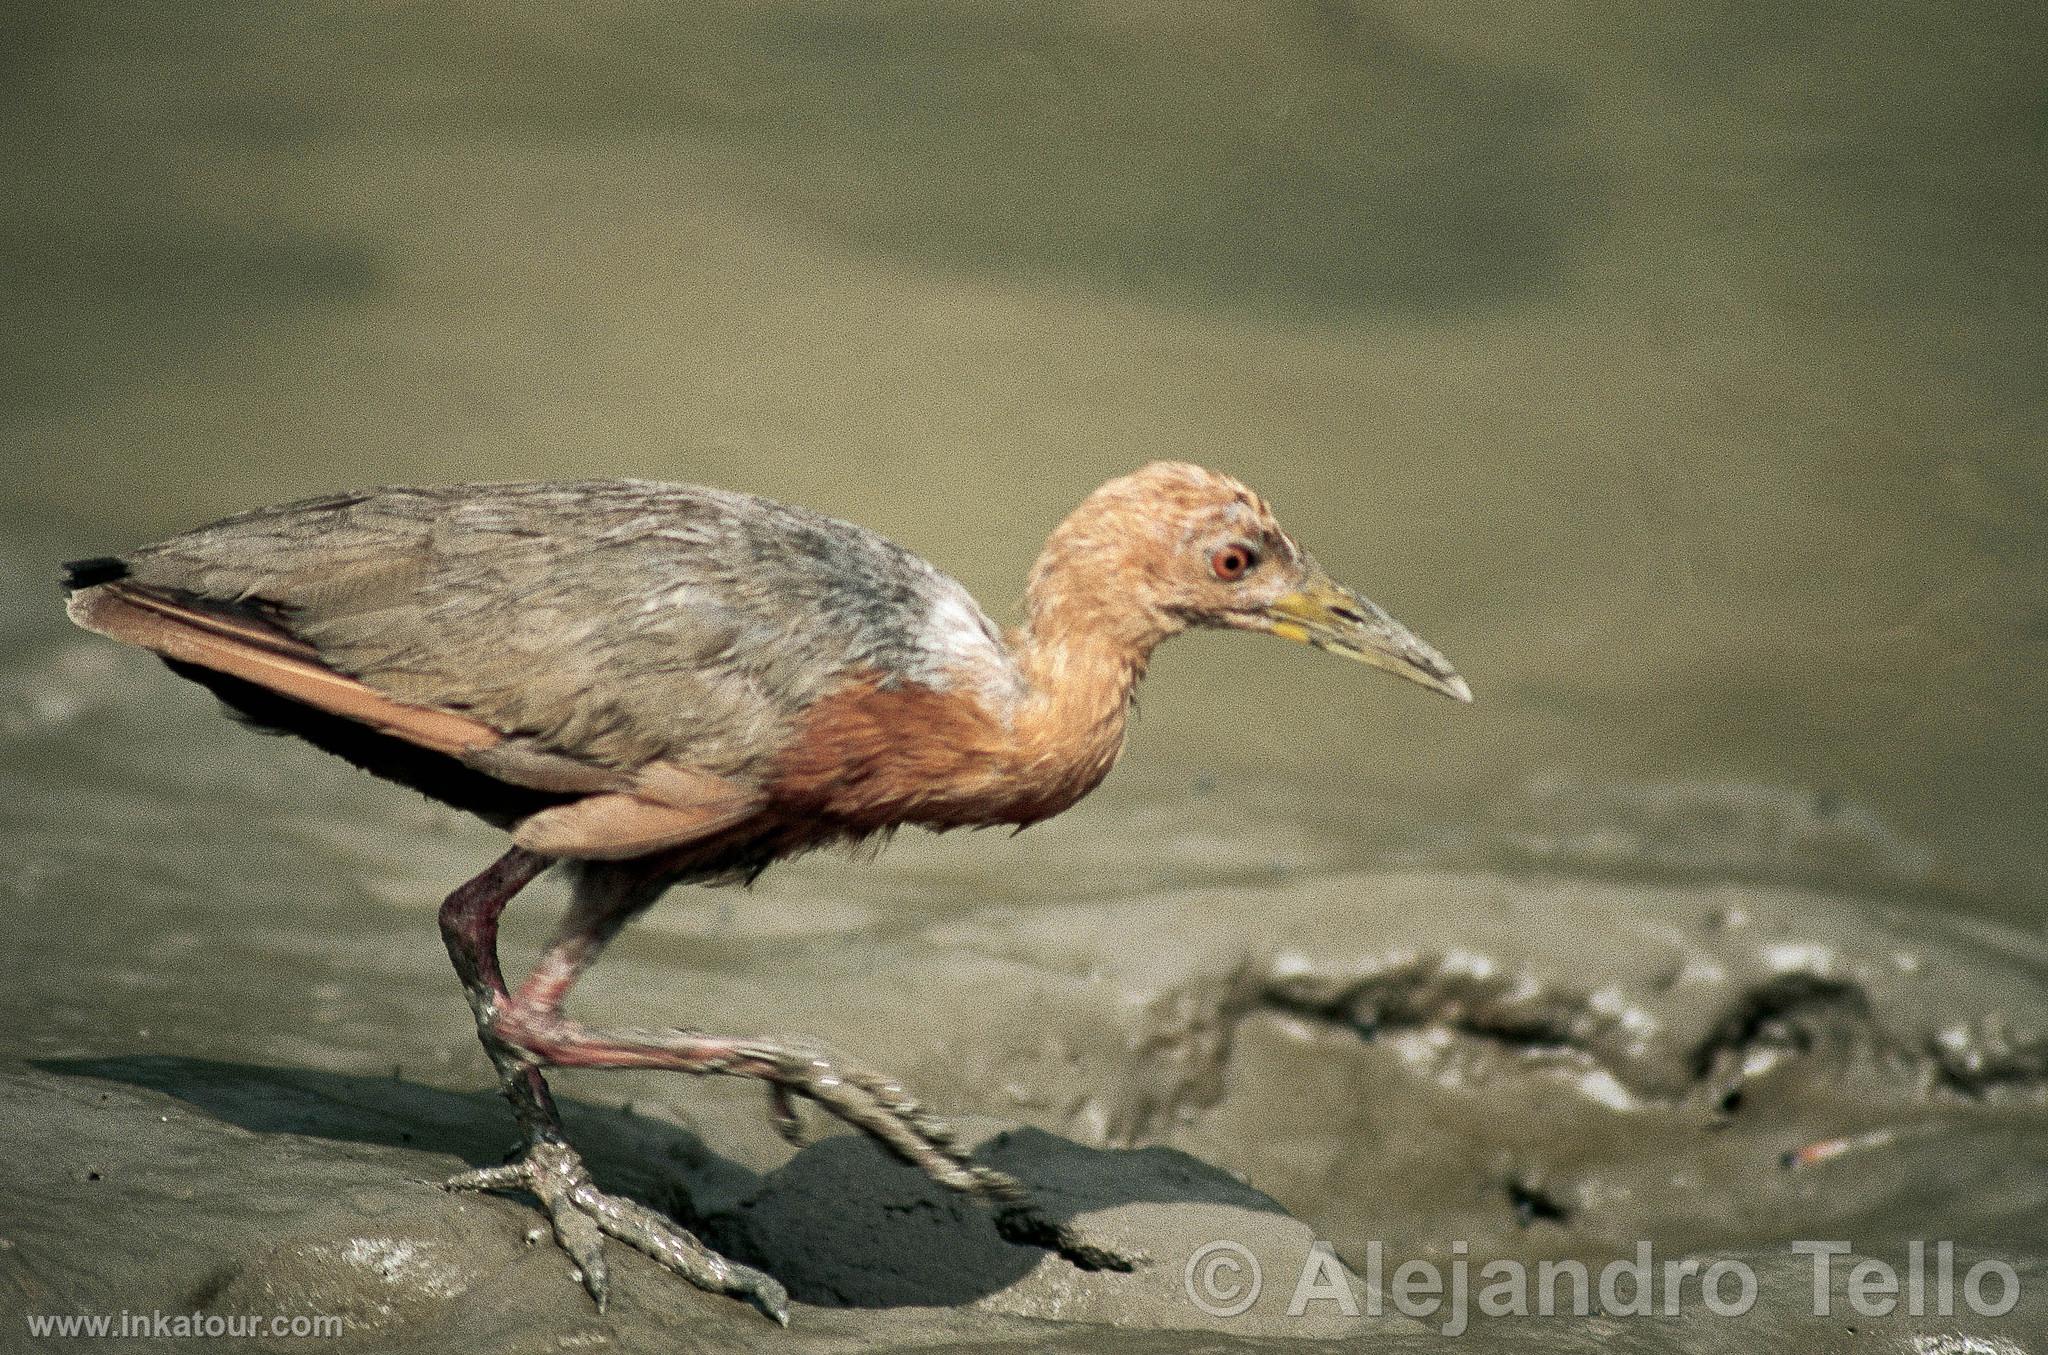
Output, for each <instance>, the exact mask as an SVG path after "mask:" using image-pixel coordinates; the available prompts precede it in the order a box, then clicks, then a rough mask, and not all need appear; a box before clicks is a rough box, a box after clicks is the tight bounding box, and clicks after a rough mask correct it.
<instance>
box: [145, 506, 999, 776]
mask: <svg viewBox="0 0 2048 1355" xmlns="http://www.w3.org/2000/svg"><path fill="white" fill-rule="evenodd" d="M124 558H125V560H126V562H127V564H128V566H129V569H130V573H131V576H132V577H133V578H134V579H135V580H136V581H137V582H138V583H141V584H143V585H145V586H149V587H155V588H163V589H169V590H172V591H175V592H179V593H184V594H189V595H191V596H194V597H197V598H200V599H204V600H208V601H213V602H217V603H223V604H231V605H241V606H255V607H258V608H260V609H261V610H263V611H264V612H265V613H266V614H267V615H269V616H270V617H271V618H272V619H274V620H275V621H277V622H278V623H279V624H280V625H282V626H283V627H284V628H285V629H286V630H288V631H290V632H291V633H292V634H293V635H296V636H298V637H299V638H301V639H303V640H305V641H306V642H308V643H309V644H311V645H313V646H314V648H315V649H317V650H318V651H319V653H320V656H321V658H322V660H323V661H325V662H327V663H328V664H331V665H332V666H333V667H335V668H336V669H338V670H340V671H341V672H344V673H347V674H349V675H350V676H352V677H356V678H359V679H360V680H362V681H363V682H365V683H367V684H369V685H370V686H372V687H375V688H377V689H378V690H380V691H383V692H386V693H388V694H389V695H391V696H394V697H396V698H398V699H400V700H403V701H408V702H413V703H417V704H421V705H429V706H441V707H448V708H453V709H457V710H462V711H466V712H468V713H470V714H472V715H474V716H476V717H477V718H479V719H481V720H483V721H485V722H487V723H489V724H491V725H493V726H495V727H497V728H499V729H502V730H504V731H506V732H507V733H511V734H516V735H520V736H524V737H525V738H527V739H529V740H531V741H532V742H533V743H534V744H535V745H536V746H538V747H540V748H543V749H547V750H550V751H554V752H560V753H566V754H570V755H572V756H574V757H577V758H579V759H582V760H585V761H589V762H594V763H598V764H601V765H604V766H610V767H621V768H631V767H637V766H640V765H643V764H645V763H646V762H649V761H652V760H654V759H656V758H674V759H676V760H679V761H685V762H688V763H690V764H691V765H694V766H698V767H702V768H704V769H705V770H707V771H710V772H714V773H717V774H719V775H727V776H733V775H745V774H747V773H749V772H753V771H757V770H759V768H760V767H761V765H762V764H763V763H764V762H765V760H766V759H767V758H768V757H769V756H772V754H773V753H774V752H775V750H776V749H778V748H779V747H780V746H781V741H782V739H783V738H784V737H785V736H786V735H787V733H788V731H789V729H790V727H791V725H792V723H793V721H794V719H795V717H796V716H797V715H798V714H800V713H801V711H802V710H803V709H804V708H805V707H806V706H808V705H809V704H810V703H811V702H812V701H814V700H816V699H817V698H818V697H819V696H821V695H823V694H824V693H825V692H827V691H829V690H831V689H832V688H833V687H834V686H836V685H838V684H839V683H840V682H842V681H844V680H845V679H846V677H847V676H848V675H849V674H851V673H854V672H857V671H862V670H868V671H877V672H879V673H881V674H882V675H884V677H885V678H887V679H888V680H891V681H913V682H925V683H929V684H932V685H939V684H942V683H943V682H944V681H945V671H944V670H945V665H946V663H947V661H948V658H949V656H948V654H947V653H945V652H944V651H943V650H942V649H935V648H934V647H933V641H932V639H931V637H930V634H929V625H928V618H929V617H930V616H931V615H932V612H933V608H934V606H935V605H936V604H937V603H939V602H940V601H941V600H948V599H950V600H954V601H959V602H964V604H965V606H966V607H967V608H968V609H969V614H970V615H971V616H973V617H974V618H976V619H977V620H978V621H979V622H981V623H982V624H983V626H984V627H985V628H986V630H987V632H988V635H989V638H990V640H991V643H994V628H993V627H992V626H987V624H986V618H985V617H983V616H982V615H981V613H980V611H979V609H978V608H975V607H974V604H973V602H972V600H971V599H969V598H968V597H967V594H966V592H965V590H964V589H962V588H960V586H959V585H958V584H956V583H954V582H953V581H952V580H950V579H948V578H947V577H946V576H944V575H943V574H940V573H939V572H938V571H937V570H935V569H933V568H932V567H931V566H930V565H928V564H926V563H925V562H924V561H922V560H920V559H918V558H917V557H916V556H913V555H911V554H910V553H909V552H907V551H905V550H903V549H902V548H901V547H899V546H897V545H895V544H894V543H892V542H890V541H888V540H887V539H885V538H883V537H881V536H879V535H877V534H875V533H873V532H870V531H868V530H866V529H865V528H861V527H858V526H855V525H853V524H851V523H846V522H840V521H838V520H836V519H833V518H828V517H825V516H823V515H821V514H817V513H812V512H808V511H806V510H804V509H800V508H795V507H791V506H789V505H786V504H780V503H776V502H774V501H773V500H769V499H762V498H757V497H754V496H751V495H744V494H735V493H729V492H726V491H722V490H714V489H703V488H696V487H690V486H678V485H663V484H655V483H650V482H644V481H630V480H610V481H590V482H578V483H562V484H503V485H455V486H447V487H439V488H420V489H414V488H383V489H373V490H367V491H364V492H361V493H355V494H344V495H336V496H332V497H328V498H323V499H310V500H305V501H302V502H299V503H293V504H286V505H283V506H281V507H277V508H270V509H263V510H259V511H257V512H253V513H244V514H241V515H238V516H236V517H232V518H227V519H225V520H223V521H221V522H217V523H215V524H213V525H211V526H209V527H202V528H200V529H198V530H197V531H193V532H189V533H187V534H185V535H183V536H179V537H174V538H172V539H171V540H168V541H165V542H162V543H160V544H158V545H155V546H148V547H144V548H142V549H141V550H138V551H135V552H133V553H131V554H130V555H128V556H126V557H124Z"/></svg>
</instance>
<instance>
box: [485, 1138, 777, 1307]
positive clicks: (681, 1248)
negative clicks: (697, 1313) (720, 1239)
mask: <svg viewBox="0 0 2048 1355" xmlns="http://www.w3.org/2000/svg"><path fill="white" fill-rule="evenodd" d="M444 1185H445V1187H446V1188H447V1189H449V1190H494V1191H495V1190H524V1191H527V1192H528V1193H530V1194H531V1195H533V1197H534V1198H535V1199H537V1200H539V1201H540V1205H541V1208H542V1210H544V1211H545V1212H546V1214H547V1216H548V1220H549V1222H551V1223H552V1224H553V1225H554V1232H555V1243H556V1245H558V1246H560V1247H561V1249H562V1250H563V1251H564V1252H567V1253H568V1255H569V1259H570V1260H571V1261H573V1262H574V1263H575V1265H576V1270H577V1275H578V1278H580V1279H581V1280H582V1282H583V1287H584V1288H585V1289H587V1290H588V1291H590V1297H591V1299H592V1301H593V1302H595V1303H596V1304H597V1310H598V1311H599V1312H600V1313H601V1312H603V1311H604V1310H605V1305H606V1303H607V1301H608V1300H609V1298H610V1296H611V1273H610V1270H609V1268H608V1267H607V1265H606V1264H605V1259H604V1239H605V1238H607V1237H613V1238H617V1239H618V1240H619V1241H621V1242H623V1243H625V1244H626V1245H627V1246H629V1247H632V1248H634V1249H635V1250H637V1251H641V1252H644V1253H646V1254H647V1255H648V1256H651V1257H653V1258H654V1260H655V1261H657V1262H659V1263H660V1264H661V1265H662V1266H664V1267H666V1268H667V1269H669V1270H671V1271H673V1272H674V1273H676V1274H677V1275H680V1276H682V1277H683V1278H684V1279H686V1280H688V1281H689V1282H690V1283H692V1284H694V1285H696V1286H697V1287H698V1288H700V1289H704V1290H708V1291H710V1292H711V1293H714V1294H730V1295H733V1296H734V1297H737V1298H743V1299H745V1300H747V1301H748V1302H749V1303H751V1304H752V1305H753V1306H754V1307H755V1308H757V1309H759V1310H760V1311H761V1312H762V1314H764V1315H765V1316H767V1317H771V1318H774V1319H775V1320H776V1321H777V1322H779V1323H781V1324H782V1325H783V1326H785V1327H786V1326H788V1325H789V1291H788V1290H786V1289H784V1288H783V1287H782V1285H781V1284H780V1283H779V1282H778V1281H777V1280H776V1279H775V1278H774V1277H773V1276H771V1275H768V1274H766V1273H764V1272H762V1271H758V1270H755V1269H754V1268H753V1267H752V1266H743V1265H740V1264H739V1263H738V1262H736V1261H729V1260H727V1259H726V1258H725V1257H723V1256H720V1255H719V1254H718V1253H717V1252H715V1251H713V1250H711V1248H709V1247H707V1246H705V1245H704V1244H703V1243H702V1242H700V1241H698V1240H697V1238H696V1237H695V1236H694V1235H693V1234H691V1233H690V1232H689V1231H688V1230H687V1229H684V1228H682V1227H679V1226H678V1225H677V1224H675V1223H673V1222H671V1221H670V1220H669V1219H667V1218H665V1217H663V1216H662V1215H660V1214H657V1213H656V1212H654V1211H653V1210H652V1209H649V1208H648V1207H647V1206H646V1205H643V1204H639V1203H636V1202H635V1201H632V1200H628V1199H626V1198H624V1197H623V1196H618V1195H607V1194H605V1193H604V1192H603V1191H601V1190H599V1189H598V1188H597V1185H596V1183H595V1182H593V1181H592V1180H591V1179H590V1171H589V1169H588V1168H587V1167H585V1166H584V1165H583V1159H582V1157H580V1156H579V1155H578V1154H577V1152H576V1150H575V1149H573V1148H571V1147H570V1146H569V1145H568V1144H566V1143H562V1142H560V1141H558V1140H545V1141H542V1142H540V1143H536V1144H534V1145H533V1146H532V1147H531V1148H529V1149H527V1150H526V1152H525V1154H524V1155H523V1156H521V1157H520V1158H519V1159H518V1160H517V1161H514V1162H508V1163H506V1164H505V1165H504V1166H502V1167H479V1168H476V1169H475V1170H473V1171H466V1172H462V1173H459V1174H458V1175H455V1176H452V1177H450V1178H449V1179H448V1180H447V1181H446V1182H445V1183H444Z"/></svg>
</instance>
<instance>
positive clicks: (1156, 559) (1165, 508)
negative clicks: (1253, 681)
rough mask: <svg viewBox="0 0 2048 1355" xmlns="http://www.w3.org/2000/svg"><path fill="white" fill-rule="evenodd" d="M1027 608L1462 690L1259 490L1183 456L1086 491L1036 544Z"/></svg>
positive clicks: (1455, 694) (1142, 644)
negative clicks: (1250, 642)
mask: <svg viewBox="0 0 2048 1355" xmlns="http://www.w3.org/2000/svg"><path fill="white" fill-rule="evenodd" d="M1030 606H1031V610H1032V617H1033V627H1034V629H1042V628H1044V627H1046V626H1048V625H1056V624H1057V623H1058V621H1059V620H1060V619H1062V618H1067V619H1070V624H1076V625H1081V624H1085V625H1088V626H1090V627H1091V628H1093V629H1095V630H1097V631H1099V632H1103V633H1110V634H1115V635H1118V636H1120V637H1121V638H1122V639H1123V640H1124V641H1125V642H1126V643H1127V644H1129V645H1130V646H1131V647H1132V648H1133V649H1135V650H1137V651H1138V652H1139V655H1140V657H1142V654H1143V653H1144V652H1147V651H1149V650H1150V648H1151V646H1152V645H1154V644H1157V643H1158V642H1159V641H1160V640H1163V639H1165V638H1166V637H1167V636H1170V635H1173V634H1176V633H1178V632H1180V631H1182V630H1186V629H1188V628H1189V627H1191V626H1216V627H1229V628H1231V629H1235V630H1251V631H1263V632H1265V633H1266V634H1268V635H1277V636H1280V637H1281V638H1282V639H1287V640H1295V641H1299V642H1300V643H1303V644H1308V645H1313V646H1315V647H1316V648H1317V649H1320V650H1323V651H1325V652H1326V653H1330V654H1338V655H1342V656H1343V657H1345V658H1347V659H1356V660H1358V661H1359V662H1360V663H1366V664H1371V665H1372V666H1373V667H1375V668H1384V669H1386V670H1387V671H1388V672H1390V673H1393V674H1395V675H1396V676H1398V677H1404V678H1407V679H1408V680H1409V681H1411V682H1417V683H1420V684H1422V685H1423V686H1425V687H1428V688H1429V689H1430V690H1432V691H1436V692H1441V693H1443V694H1444V695H1445V696H1448V697H1450V698H1452V699H1453V700H1456V701H1470V700H1471V699H1472V690H1471V688H1470V687H1468V686H1467V685H1466V684H1465V680H1464V679H1463V678H1461V677H1459V676H1458V674H1457V673H1456V672H1455V671H1454V670H1453V669H1452V668H1451V665H1450V664H1449V663H1448V662H1447V661H1446V660H1445V659H1444V656H1443V655H1442V654H1440V653H1438V652H1437V651H1436V649H1435V648H1434V647H1433V646H1431V645H1430V644H1429V643H1428V642H1427V641H1425V640H1423V639H1422V638H1421V637H1420V636H1418V635H1416V634H1415V633H1414V632H1412V631H1410V630H1409V629H1408V628H1407V627H1406V626H1403V625H1402V624H1401V623H1400V622H1398V621H1396V620H1394V619H1393V618H1392V617H1390V616H1388V615H1387V614H1386V612H1384V611H1382V610H1381V609H1380V608H1379V607H1378V606H1377V605H1376V604H1374V603H1372V602H1369V601H1367V600H1366V599H1365V598H1363V597H1361V596H1359V595H1358V594H1357V593H1355V592H1353V591H1352V590H1351V589H1349V588H1346V587H1345V586H1344V585H1342V584H1340V583H1338V582H1337V581H1336V580H1335V579H1332V578H1331V577H1330V576H1329V575H1328V574H1327V573H1325V572H1324V571H1323V569H1322V567H1321V566H1320V565H1318V564H1317V563H1316V562H1315V559H1314V557H1312V556H1311V555H1309V553H1308V552H1307V551H1305V550H1303V549H1302V548H1301V547H1300V546H1299V545H1298V544H1296V542H1295V540H1294V538H1293V537H1291V536H1289V535H1288V534H1287V533H1286V532H1285V531H1283V530H1282V529H1281V527H1280V524H1279V522H1278V521H1277V520H1275V518H1274V516H1273V510H1272V509H1271V508H1270V507H1268V506H1267V504H1266V501H1265V500H1264V499H1262V498H1260V497H1259V496H1258V495H1257V494H1255V493H1253V492H1252V491H1251V489H1249V488H1248V487H1247V486H1245V485H1244V484H1242V483H1241V482H1239V481H1237V480H1235V479H1232V478H1231V477H1230V476H1228V475H1224V474H1222V473H1221V472H1219V471H1212V470H1206V469H1204V468H1203V467H1200V466H1194V465H1189V464H1187V463H1185V462H1179V461H1155V462H1153V463H1152V464H1150V465H1148V466H1145V467H1143V468H1141V469H1139V470H1136V471H1133V472H1132V473H1131V474H1129V475H1125V476H1120V477H1118V478H1117V479H1115V480H1111V481H1110V482H1109V483H1108V484H1106V485H1104V486H1103V487H1102V488H1100V489H1098V490H1096V491H1095V492H1094V493H1093V494H1091V495H1089V496H1088V497H1087V499H1085V500H1084V501H1083V502H1082V503H1081V506H1080V507H1079V508H1077V509H1075V510H1074V512H1073V513H1072V514H1070V515H1069V516H1068V518H1067V519H1066V521H1065V522H1062V523H1061V524H1060V526H1059V528H1058V529H1057V530H1056V531H1054V533H1053V535H1052V539H1051V540H1050V541H1048V542H1047V543H1046V548H1045V553H1044V554H1043V555H1041V556H1040V557H1039V561H1038V566H1037V568H1036V569H1034V570H1033V571H1032V576H1031V593H1030ZM1083 617H1085V618H1086V620H1085V621H1082V620H1081V618H1083Z"/></svg>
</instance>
